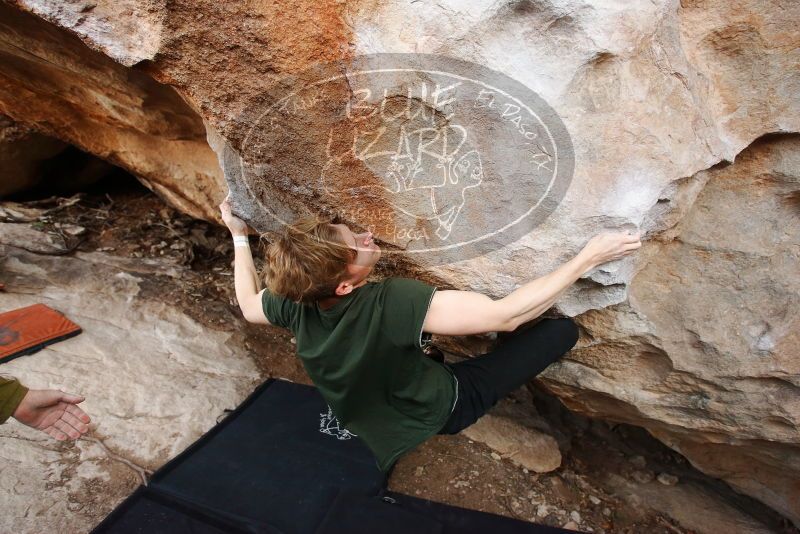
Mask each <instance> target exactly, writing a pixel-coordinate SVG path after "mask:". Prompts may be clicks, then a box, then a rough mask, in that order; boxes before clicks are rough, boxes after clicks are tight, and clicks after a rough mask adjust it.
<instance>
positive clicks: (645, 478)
mask: <svg viewBox="0 0 800 534" xmlns="http://www.w3.org/2000/svg"><path fill="white" fill-rule="evenodd" d="M631 477H633V479H634V480H635V481H636V482H638V483H640V484H648V483H650V482H652V481H653V479H654V478H655V477H656V475H655V473H653V472H652V471H643V470H636V471H634V472H633V473H631Z"/></svg>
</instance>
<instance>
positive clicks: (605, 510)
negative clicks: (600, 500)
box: [603, 508, 611, 517]
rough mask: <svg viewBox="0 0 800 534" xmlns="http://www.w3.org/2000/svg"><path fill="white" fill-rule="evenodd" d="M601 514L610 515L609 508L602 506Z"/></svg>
mask: <svg viewBox="0 0 800 534" xmlns="http://www.w3.org/2000/svg"><path fill="white" fill-rule="evenodd" d="M603 515H604V516H606V517H611V508H603Z"/></svg>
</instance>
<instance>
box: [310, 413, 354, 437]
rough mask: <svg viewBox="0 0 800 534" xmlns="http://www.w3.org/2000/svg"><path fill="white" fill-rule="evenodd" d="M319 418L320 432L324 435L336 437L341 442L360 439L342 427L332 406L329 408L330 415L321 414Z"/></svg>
mask: <svg viewBox="0 0 800 534" xmlns="http://www.w3.org/2000/svg"><path fill="white" fill-rule="evenodd" d="M319 416H320V417H319V431H320V432H322V433H323V434H328V435H329V436H335V437H336V439H341V440H344V439H350V438H352V437H358V435H357V434H353V433H352V432H350V431H349V430H347V429H346V428H343V427H342V425H341V424H340V423H339V420H338V419H336V416H335V415H333V410H331V407H330V406H328V413H321V414H319Z"/></svg>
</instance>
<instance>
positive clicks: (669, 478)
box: [658, 473, 678, 486]
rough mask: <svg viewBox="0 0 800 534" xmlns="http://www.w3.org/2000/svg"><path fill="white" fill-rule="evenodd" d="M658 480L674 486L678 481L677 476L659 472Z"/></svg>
mask: <svg viewBox="0 0 800 534" xmlns="http://www.w3.org/2000/svg"><path fill="white" fill-rule="evenodd" d="M658 481H659V482H661V483H662V484H664V485H665V486H674V485H675V484H677V483H678V477H676V476H675V475H670V474H669V473H659V474H658Z"/></svg>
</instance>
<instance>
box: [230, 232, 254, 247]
mask: <svg viewBox="0 0 800 534" xmlns="http://www.w3.org/2000/svg"><path fill="white" fill-rule="evenodd" d="M233 246H234V247H249V246H250V240H249V239H247V236H246V235H235V236H233Z"/></svg>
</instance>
